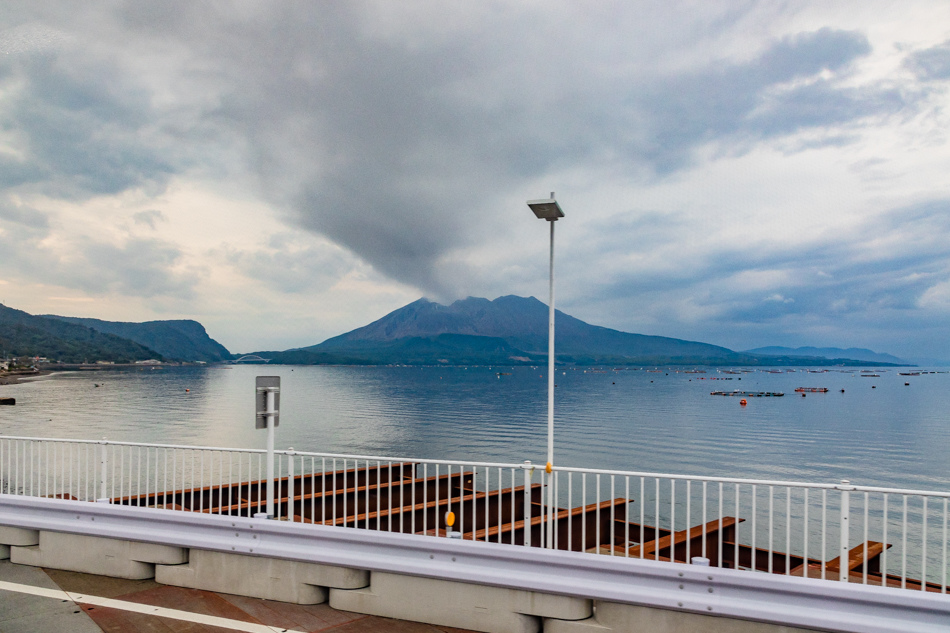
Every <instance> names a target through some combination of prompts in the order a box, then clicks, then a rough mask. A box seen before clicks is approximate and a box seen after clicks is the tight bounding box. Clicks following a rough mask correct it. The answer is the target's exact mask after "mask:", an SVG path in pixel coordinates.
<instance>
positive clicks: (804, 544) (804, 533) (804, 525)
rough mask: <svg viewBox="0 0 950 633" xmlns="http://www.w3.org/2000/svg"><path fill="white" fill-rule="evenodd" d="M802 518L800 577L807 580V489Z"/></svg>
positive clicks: (805, 490) (806, 489)
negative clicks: (802, 551)
mask: <svg viewBox="0 0 950 633" xmlns="http://www.w3.org/2000/svg"><path fill="white" fill-rule="evenodd" d="M804 498H805V500H804V504H805V510H804V516H803V517H802V549H803V550H804V553H803V554H802V559H803V562H802V577H803V578H808V529H809V527H808V505H809V503H808V488H805V489H804Z"/></svg>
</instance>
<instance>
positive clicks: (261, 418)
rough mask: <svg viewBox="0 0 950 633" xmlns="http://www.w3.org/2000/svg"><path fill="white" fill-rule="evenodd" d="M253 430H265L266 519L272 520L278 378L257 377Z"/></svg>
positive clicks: (278, 416)
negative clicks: (255, 413)
mask: <svg viewBox="0 0 950 633" xmlns="http://www.w3.org/2000/svg"><path fill="white" fill-rule="evenodd" d="M254 396H255V397H254V410H255V411H256V412H257V415H256V424H255V428H258V429H267V518H268V519H273V518H274V428H275V427H276V426H277V425H278V424H279V423H280V376H258V377H257V390H256V393H255V394H254Z"/></svg>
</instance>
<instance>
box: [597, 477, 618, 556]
mask: <svg viewBox="0 0 950 633" xmlns="http://www.w3.org/2000/svg"><path fill="white" fill-rule="evenodd" d="M616 498H617V494H616V491H615V489H614V475H611V476H610V524H609V525H608V528H609V530H608V532H607V538H608V539H610V540H609V541H608V543H607V544H608V546H609V547H610V555H611V556H613V555H614V525H616V524H615V523H614V500H615V499H616ZM598 516H600V513H598Z"/></svg>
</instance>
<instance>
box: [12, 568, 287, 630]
mask: <svg viewBox="0 0 950 633" xmlns="http://www.w3.org/2000/svg"><path fill="white" fill-rule="evenodd" d="M0 589H3V590H6V591H14V592H17V593H27V594H32V595H34V596H42V597H44V598H55V599H57V600H70V601H72V602H76V603H81V604H92V605H95V606H97V607H107V608H109V609H120V610H122V611H131V612H133V613H142V614H145V615H154V616H158V617H162V618H171V619H173V620H183V621H185V622H194V623H196V624H207V625H209V626H218V627H221V628H223V629H231V630H233V631H246V632H247V633H301V631H293V630H291V629H284V628H281V627H279V626H266V625H264V624H255V623H253V622H242V621H241V620H232V619H230V618H219V617H217V616H214V615H204V614H201V613H192V612H191V611H180V610H178V609H166V608H165V607H156V606H152V605H150V604H141V603H138V602H128V601H126V600H114V599H112V598H101V597H99V596H87V595H86V594H83V593H72V592H68V591H63V590H62V589H47V588H45V587H34V586H33V585H21V584H19V583H15V582H6V581H2V580H0Z"/></svg>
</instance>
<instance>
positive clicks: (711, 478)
mask: <svg viewBox="0 0 950 633" xmlns="http://www.w3.org/2000/svg"><path fill="white" fill-rule="evenodd" d="M552 469H553V470H557V471H562V472H570V473H587V474H589V475H614V476H618V477H619V476H622V477H645V478H647V479H675V480H677V481H696V482H709V483H724V484H725V483H729V484H744V485H754V486H781V487H785V488H812V489H819V490H848V491H850V492H881V493H893V494H904V495H918V496H928V497H941V498H946V499H950V492H940V491H937V490H915V489H911V488H886V487H881V486H861V485H857V484H851V483H848V484H843V483H834V484H832V483H814V482H804V481H788V480H783V479H747V478H741V477H720V476H716V475H676V474H671V473H655V472H640V471H633V470H605V469H601V468H575V467H571V466H554V467H553V468H552Z"/></svg>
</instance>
